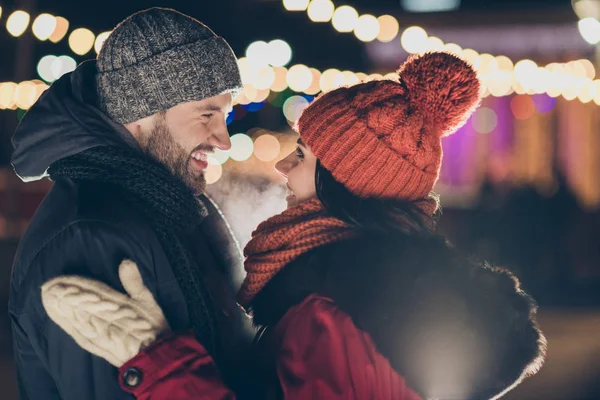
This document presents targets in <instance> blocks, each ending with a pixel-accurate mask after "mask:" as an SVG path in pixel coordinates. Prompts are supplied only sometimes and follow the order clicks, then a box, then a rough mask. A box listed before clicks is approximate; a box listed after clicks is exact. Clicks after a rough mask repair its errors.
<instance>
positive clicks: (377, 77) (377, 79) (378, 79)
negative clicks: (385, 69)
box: [369, 74, 383, 81]
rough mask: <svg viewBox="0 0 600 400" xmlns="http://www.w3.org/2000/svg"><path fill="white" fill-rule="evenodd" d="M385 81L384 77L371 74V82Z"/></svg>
mask: <svg viewBox="0 0 600 400" xmlns="http://www.w3.org/2000/svg"><path fill="white" fill-rule="evenodd" d="M382 79H383V75H381V74H371V75H369V80H370V81H380V80H382Z"/></svg>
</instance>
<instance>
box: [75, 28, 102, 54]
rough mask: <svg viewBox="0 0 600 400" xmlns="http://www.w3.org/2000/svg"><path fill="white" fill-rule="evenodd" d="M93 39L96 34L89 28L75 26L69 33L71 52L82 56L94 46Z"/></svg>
mask: <svg viewBox="0 0 600 400" xmlns="http://www.w3.org/2000/svg"><path fill="white" fill-rule="evenodd" d="M95 39H96V36H94V33H93V32H92V31H90V30H89V29H86V28H77V29H75V30H74V31H73V32H71V34H70V35H69V47H70V48H71V50H72V51H73V53H75V54H77V55H80V56H83V55H85V54H87V53H88V52H89V51H90V50H91V49H92V47H94V41H95Z"/></svg>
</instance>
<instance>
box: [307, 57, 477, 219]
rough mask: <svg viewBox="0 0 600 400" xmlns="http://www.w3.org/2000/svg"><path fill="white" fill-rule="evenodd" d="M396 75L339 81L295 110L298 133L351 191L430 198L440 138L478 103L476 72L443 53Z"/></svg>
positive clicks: (429, 208)
mask: <svg viewBox="0 0 600 400" xmlns="http://www.w3.org/2000/svg"><path fill="white" fill-rule="evenodd" d="M398 74H399V77H400V80H399V81H394V80H382V81H372V82H366V83H361V84H357V85H354V86H351V87H342V88H339V89H336V90H333V91H331V92H328V93H325V94H323V95H321V96H319V98H317V99H316V100H315V101H314V102H313V103H312V104H311V105H310V106H309V107H308V108H307V109H306V110H304V112H303V113H302V115H301V116H300V118H299V120H298V124H297V128H298V132H299V134H300V137H301V138H302V140H303V141H304V143H306V144H307V145H308V147H309V148H310V149H311V150H312V152H313V153H314V154H315V155H316V156H317V158H318V159H319V161H320V162H321V164H322V165H323V166H324V167H325V168H326V169H327V170H329V171H330V172H331V173H332V175H333V177H334V178H335V179H336V180H337V181H339V182H340V183H342V184H343V185H344V186H346V188H348V189H349V190H350V191H351V192H352V193H354V194H355V195H357V196H359V197H362V198H367V197H379V198H396V199H404V200H411V201H417V202H420V201H423V202H422V203H421V204H422V205H421V208H423V210H424V211H425V212H427V213H429V214H433V212H435V210H436V208H437V203H436V202H434V201H427V200H428V199H429V195H430V193H431V192H432V190H433V187H434V185H435V183H436V181H437V179H438V176H439V171H440V166H441V161H442V146H441V141H440V139H441V138H442V137H444V136H447V135H450V134H452V133H454V132H455V131H456V130H457V129H458V128H460V127H461V126H462V125H463V124H464V123H465V122H466V120H467V119H468V118H469V116H470V115H471V114H472V113H473V111H475V109H476V108H477V106H478V105H479V103H480V101H481V85H480V82H479V79H478V77H477V74H476V72H475V70H474V69H473V68H472V67H471V66H470V65H469V64H468V63H467V62H465V61H463V60H462V59H460V58H458V57H456V56H454V55H451V54H448V53H426V54H425V55H423V56H414V57H411V58H410V59H409V60H408V61H406V62H405V63H404V64H403V65H402V66H401V67H400V70H399V71H398Z"/></svg>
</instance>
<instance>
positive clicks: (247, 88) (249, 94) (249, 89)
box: [240, 84, 258, 104]
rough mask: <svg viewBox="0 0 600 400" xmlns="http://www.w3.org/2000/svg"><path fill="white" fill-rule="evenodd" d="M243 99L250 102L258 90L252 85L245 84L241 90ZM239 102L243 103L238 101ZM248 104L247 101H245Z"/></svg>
mask: <svg viewBox="0 0 600 400" xmlns="http://www.w3.org/2000/svg"><path fill="white" fill-rule="evenodd" d="M243 94H244V97H245V99H247V100H248V102H249V103H252V102H253V101H254V100H255V99H256V95H257V94H258V90H256V88H255V87H254V86H252V85H248V84H245V85H244V91H243ZM240 104H244V103H242V102H241V101H240ZM246 104H248V103H246Z"/></svg>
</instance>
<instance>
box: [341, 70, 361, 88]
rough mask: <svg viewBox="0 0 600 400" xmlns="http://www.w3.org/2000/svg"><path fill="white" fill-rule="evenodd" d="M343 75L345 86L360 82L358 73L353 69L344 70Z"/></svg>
mask: <svg viewBox="0 0 600 400" xmlns="http://www.w3.org/2000/svg"><path fill="white" fill-rule="evenodd" d="M342 76H343V77H344V84H343V85H344V86H353V85H356V84H357V83H358V82H360V80H359V79H358V77H357V76H356V74H355V73H354V72H352V71H344V72H342Z"/></svg>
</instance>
